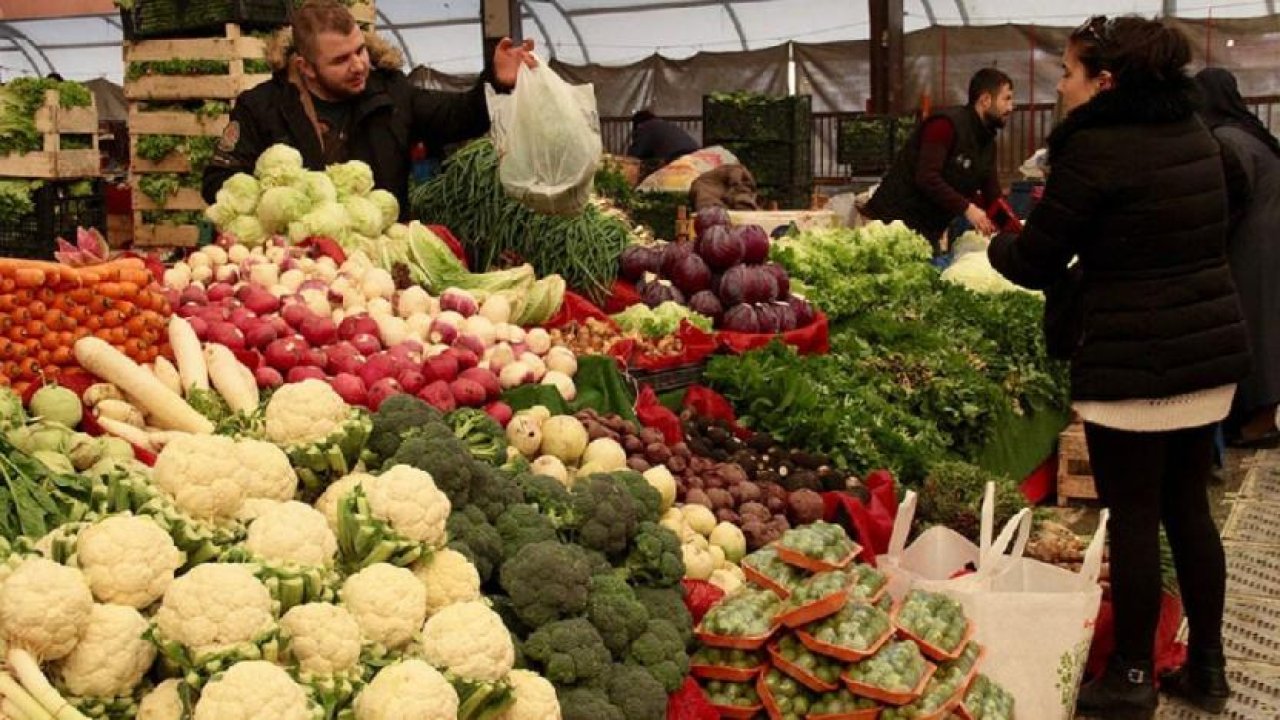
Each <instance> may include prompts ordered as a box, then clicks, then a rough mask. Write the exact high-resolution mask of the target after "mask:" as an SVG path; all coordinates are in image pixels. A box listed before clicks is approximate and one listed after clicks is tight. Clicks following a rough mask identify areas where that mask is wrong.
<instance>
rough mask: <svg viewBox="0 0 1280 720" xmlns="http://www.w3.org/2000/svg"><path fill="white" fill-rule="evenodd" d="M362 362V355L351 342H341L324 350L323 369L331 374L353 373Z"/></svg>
mask: <svg viewBox="0 0 1280 720" xmlns="http://www.w3.org/2000/svg"><path fill="white" fill-rule="evenodd" d="M363 364H364V355H361V354H360V351H359V350H356V349H355V347H354V346H352V344H351V343H348V342H341V343H338V344H337V345H334V346H333V347H330V348H329V349H327V350H326V351H325V363H324V369H325V370H328V371H329V373H330V374H332V375H338V374H340V373H351V374H355V373H356V372H357V371H358V370H359V369H360V366H361V365H363Z"/></svg>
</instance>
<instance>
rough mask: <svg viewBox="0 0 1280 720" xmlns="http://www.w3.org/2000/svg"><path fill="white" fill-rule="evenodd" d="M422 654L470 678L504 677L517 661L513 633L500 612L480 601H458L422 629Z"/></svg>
mask: <svg viewBox="0 0 1280 720" xmlns="http://www.w3.org/2000/svg"><path fill="white" fill-rule="evenodd" d="M422 656H423V657H424V658H426V660H427V662H429V663H431V664H432V665H434V666H436V667H438V668H445V669H448V670H451V671H453V672H454V673H456V674H458V675H460V676H462V677H464V678H468V679H471V680H493V681H496V680H501V679H502V678H503V676H505V675H506V674H507V673H508V672H510V671H511V666H512V665H513V664H514V663H515V645H513V644H512V642H511V633H510V632H508V631H507V626H506V625H503V624H502V618H501V617H499V616H498V613H496V612H494V611H493V610H491V609H490V608H489V606H488V605H486V604H484V603H483V602H481V601H479V600H472V601H471V602H464V603H455V604H453V605H450V606H449V607H446V608H444V609H443V610H441V611H440V612H438V613H436V614H435V615H432V616H431V618H430V619H429V620H427V624H426V625H424V626H423V628H422Z"/></svg>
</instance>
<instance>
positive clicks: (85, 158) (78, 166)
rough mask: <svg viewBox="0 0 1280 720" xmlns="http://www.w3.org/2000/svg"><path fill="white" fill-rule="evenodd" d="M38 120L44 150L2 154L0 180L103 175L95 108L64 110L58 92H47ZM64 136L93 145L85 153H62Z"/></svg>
mask: <svg viewBox="0 0 1280 720" xmlns="http://www.w3.org/2000/svg"><path fill="white" fill-rule="evenodd" d="M35 121H36V122H35V125H36V132H39V133H40V134H41V135H42V136H43V142H44V147H43V149H41V150H36V151H33V152H29V153H22V154H16V153H15V154H11V155H0V177H10V178H30V179H33V180H74V179H79V178H88V177H98V175H99V174H101V163H102V160H101V158H100V156H99V154H98V108H97V106H96V105H94V104H92V103H91V104H90V105H89V106H88V107H77V108H64V107H62V106H61V104H60V101H59V95H58V91H57V90H49V91H46V92H45V95H44V104H43V105H41V106H40V109H39V110H37V111H36V118H35ZM63 135H88V136H89V137H90V138H92V144H91V145H90V147H89V148H87V149H84V150H63V149H62V136H63Z"/></svg>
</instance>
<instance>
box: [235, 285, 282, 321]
mask: <svg viewBox="0 0 1280 720" xmlns="http://www.w3.org/2000/svg"><path fill="white" fill-rule="evenodd" d="M248 288H249V289H248V290H247V291H245V293H244V294H243V295H241V296H240V301H241V302H243V303H244V306H245V307H247V308H249V309H250V310H252V311H254V312H256V313H258V314H259V315H266V314H267V313H273V312H275V311H276V310H279V309H280V299H279V298H277V297H276V296H275V295H272V294H271V293H270V292H268V291H267V290H266V289H265V288H260V287H257V286H256V285H250V286H248Z"/></svg>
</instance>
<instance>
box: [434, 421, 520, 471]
mask: <svg viewBox="0 0 1280 720" xmlns="http://www.w3.org/2000/svg"><path fill="white" fill-rule="evenodd" d="M444 421H445V423H446V424H448V425H449V427H450V428H452V429H453V435H454V437H456V438H458V439H459V440H461V441H462V442H463V443H465V444H466V446H467V449H468V450H470V451H471V457H473V458H475V459H476V460H479V461H481V462H486V463H489V464H491V465H501V464H502V463H504V462H506V461H507V435H506V432H504V431H503V429H502V426H501V425H499V424H498V422H497V421H496V420H494V419H493V418H491V417H489V416H488V414H486V413H485V412H484V411H483V410H477V409H475V408H460V409H458V410H454V411H453V412H451V413H449V414H448V415H445V416H444Z"/></svg>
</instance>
